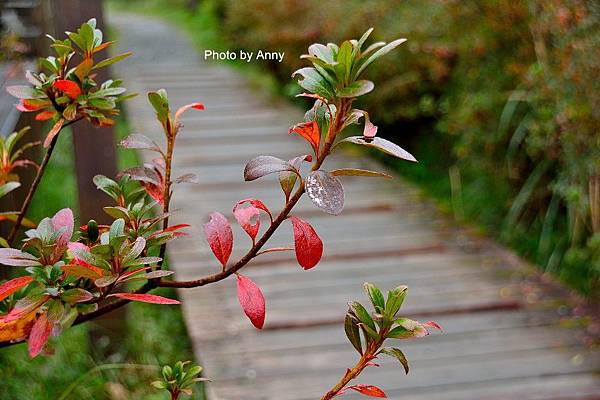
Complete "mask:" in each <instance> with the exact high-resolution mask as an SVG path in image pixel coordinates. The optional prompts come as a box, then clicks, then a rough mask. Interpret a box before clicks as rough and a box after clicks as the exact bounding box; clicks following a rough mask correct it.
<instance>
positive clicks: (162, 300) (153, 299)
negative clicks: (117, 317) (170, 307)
mask: <svg viewBox="0 0 600 400" xmlns="http://www.w3.org/2000/svg"><path fill="white" fill-rule="evenodd" d="M108 297H118V298H120V299H125V300H132V301H141V302H143V303H152V304H181V302H180V301H179V300H175V299H169V298H168V297H162V296H157V295H155V294H147V293H113V294H109V295H108Z"/></svg>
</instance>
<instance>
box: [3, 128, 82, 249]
mask: <svg viewBox="0 0 600 400" xmlns="http://www.w3.org/2000/svg"><path fill="white" fill-rule="evenodd" d="M81 119H82V117H79V118H77V119H75V120H73V121H69V122H67V123H66V124H64V125H63V126H62V128H60V131H59V132H58V133H57V134H56V136H54V138H53V139H52V141H51V142H50V146H48V149H47V150H46V154H44V158H43V159H42V163H41V164H40V166H39V168H38V170H37V173H36V175H35V178H34V179H33V182H32V183H31V186H30V187H29V191H28V192H27V196H26V197H25V200H23V205H22V206H21V210H20V211H19V215H17V220H16V221H15V224H14V225H13V227H12V229H11V231H10V234H9V235H8V239H7V242H8V243H9V244H10V245H11V246H12V245H13V242H14V240H15V238H16V237H17V234H18V233H19V228H20V227H21V224H22V223H23V219H24V218H25V215H26V214H27V210H29V206H30V205H31V201H32V200H33V196H34V195H35V192H36V191H37V189H38V186H39V184H40V182H41V180H42V176H44V172H45V171H46V166H47V165H48V163H49V162H50V158H51V157H52V152H53V151H54V147H56V143H57V141H58V137H59V136H60V132H62V130H63V129H64V128H65V127H67V126H69V125H72V124H74V123H75V122H77V121H79V120H81Z"/></svg>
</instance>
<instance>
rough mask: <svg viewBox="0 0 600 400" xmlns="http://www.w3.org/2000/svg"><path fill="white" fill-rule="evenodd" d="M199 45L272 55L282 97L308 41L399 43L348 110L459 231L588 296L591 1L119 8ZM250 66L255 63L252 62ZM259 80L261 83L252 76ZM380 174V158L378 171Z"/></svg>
mask: <svg viewBox="0 0 600 400" xmlns="http://www.w3.org/2000/svg"><path fill="white" fill-rule="evenodd" d="M110 4H111V5H114V6H116V7H117V9H130V10H131V9H132V10H137V11H143V12H149V13H153V14H156V15H160V16H161V17H166V18H169V19H171V20H172V21H173V22H174V23H176V24H178V25H179V26H181V27H183V28H185V29H187V30H188V31H189V33H190V34H191V35H192V36H193V37H194V38H195V39H196V41H197V43H198V45H199V47H201V48H211V49H215V48H216V49H222V50H237V49H244V50H251V51H255V50H257V49H263V50H267V51H285V57H284V60H283V62H282V63H277V62H271V63H270V64H268V67H267V70H264V69H263V70H258V69H257V67H256V66H252V65H251V64H245V63H243V62H242V63H239V62H238V63H237V64H236V66H238V67H240V68H242V69H246V70H249V72H250V74H251V76H253V77H255V78H256V80H257V81H259V82H262V83H264V82H267V83H268V84H269V87H270V88H271V89H273V90H274V91H275V92H277V93H279V94H282V95H285V96H289V95H291V94H296V93H298V92H299V87H298V86H297V85H296V84H294V83H293V82H292V81H291V79H290V74H291V72H292V71H294V70H296V69H297V68H300V67H301V66H304V64H305V63H304V62H303V61H302V60H300V59H299V56H300V55H301V54H303V53H305V52H306V48H307V46H308V45H309V44H310V43H313V42H325V43H326V42H328V41H331V42H338V41H341V40H344V39H347V38H358V37H360V35H361V34H362V33H363V32H364V31H365V30H366V29H367V28H368V27H375V31H374V32H373V34H372V35H371V40H372V41H377V40H383V41H390V40H392V39H396V38H399V37H405V38H408V42H407V44H405V45H403V47H400V48H399V50H397V51H394V52H392V53H390V54H389V55H387V56H386V57H384V58H382V60H381V62H378V63H377V64H376V65H374V66H373V67H372V68H370V70H369V79H371V80H373V81H374V82H375V84H376V86H377V91H376V92H374V93H376V94H371V95H368V96H365V97H364V100H362V99H361V103H362V104H360V105H359V106H360V108H364V109H366V110H367V111H369V113H371V115H374V116H376V120H375V121H374V122H375V123H376V124H377V125H379V126H380V134H382V135H383V136H386V137H389V138H391V139H393V140H394V141H396V142H398V143H400V144H401V145H403V146H406V147H407V148H408V149H409V150H410V151H411V152H412V153H413V154H415V156H416V157H417V159H419V161H420V164H419V165H418V166H417V167H415V166H414V165H408V164H403V163H401V162H400V163H397V164H394V167H395V168H397V169H398V171H400V172H401V173H402V174H403V175H404V176H406V177H407V178H409V179H411V180H413V181H414V182H416V183H417V184H418V185H420V186H421V187H422V188H423V189H424V190H425V191H426V192H427V193H429V194H430V195H432V196H433V197H435V198H436V199H437V200H438V201H439V203H440V205H441V207H442V209H444V210H446V211H448V212H449V213H452V214H453V215H454V217H455V218H456V219H458V220H459V222H461V223H463V224H465V225H472V227H473V228H474V230H475V231H481V232H484V233H486V234H488V235H491V236H493V237H495V238H498V239H499V240H501V241H502V242H503V243H505V244H507V245H509V246H510V247H512V248H513V249H515V250H516V251H517V252H518V253H519V254H520V255H522V256H524V257H526V258H528V259H529V260H531V261H532V262H534V263H536V264H538V265H539V266H540V268H541V269H543V270H544V271H547V272H550V273H552V274H554V275H555V276H558V277H559V278H560V279H561V280H563V281H564V282H566V283H568V284H569V285H571V286H572V287H574V288H575V289H577V290H578V291H580V292H581V293H583V294H585V295H587V296H595V295H597V293H598V289H600V280H599V277H600V133H599V132H598V130H599V128H600V90H599V89H600V87H599V86H600V83H599V82H600V54H599V52H600V24H599V21H600V3H598V2H595V1H574V0H544V1H540V0H528V1H517V2H515V1H510V0H485V1H473V2H463V1H458V0H446V1H440V0H395V1H394V0H392V1H389V0H388V1H358V0H330V1H327V2H322V1H317V0H285V1H269V0H247V1H244V2H239V1H234V0H205V1H190V0H145V1H140V0H132V1H128V2H127V3H124V2H119V1H112V2H110ZM261 65H264V64H263V63H261ZM265 73H267V74H268V75H269V76H271V77H274V79H272V80H269V79H267V78H265ZM387 162H389V160H388V161H387Z"/></svg>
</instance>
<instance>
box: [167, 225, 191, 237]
mask: <svg viewBox="0 0 600 400" xmlns="http://www.w3.org/2000/svg"><path fill="white" fill-rule="evenodd" d="M190 226H191V225H190V224H177V225H171V226H169V227H168V228H166V229H163V232H172V233H173V236H174V237H178V236H190V234H189V233H187V232H179V230H180V229H183V228H189V227H190Z"/></svg>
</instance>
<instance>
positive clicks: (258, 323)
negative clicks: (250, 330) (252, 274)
mask: <svg viewBox="0 0 600 400" xmlns="http://www.w3.org/2000/svg"><path fill="white" fill-rule="evenodd" d="M237 291H238V300H239V302H240V305H241V306H242V309H243V310H244V313H246V315H247V316H248V318H249V319H250V322H252V325H254V326H255V327H256V328H258V329H262V327H263V325H264V323H265V298H264V296H263V294H262V292H261V291H260V288H259V287H258V286H257V285H256V283H254V282H253V281H252V280H251V279H250V278H248V277H247V276H243V275H240V274H237Z"/></svg>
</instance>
